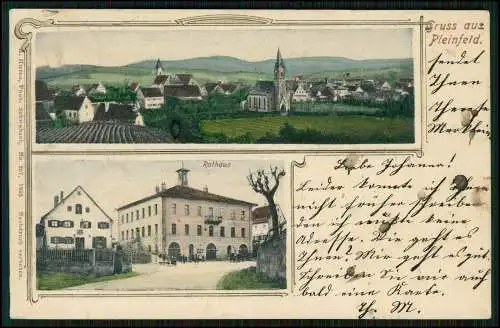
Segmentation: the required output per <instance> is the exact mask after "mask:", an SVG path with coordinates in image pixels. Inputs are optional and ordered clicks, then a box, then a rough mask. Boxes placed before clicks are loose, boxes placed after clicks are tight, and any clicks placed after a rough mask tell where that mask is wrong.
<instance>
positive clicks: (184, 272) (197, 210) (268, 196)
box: [32, 156, 288, 292]
mask: <svg viewBox="0 0 500 328" xmlns="http://www.w3.org/2000/svg"><path fill="white" fill-rule="evenodd" d="M285 179H288V172H285V166H284V162H283V161H267V160H259V161H256V160H227V161H212V160H192V159H185V160H182V159H180V160H177V159H176V160H161V159H159V157H155V158H154V159H151V160H146V159H144V158H141V159H138V160H133V159H130V158H126V159H125V158H121V157H120V156H118V157H117V158H113V159H111V158H110V157H107V158H99V159H97V158H96V159H92V158H89V157H85V159H73V158H71V159H69V158H67V157H66V158H65V157H62V158H57V157H52V158H44V159H37V160H36V161H35V163H34V172H33V185H32V189H33V208H32V213H33V219H34V222H33V226H34V228H35V230H36V234H33V238H36V286H37V290H38V291H50V290H59V291H61V290H64V291H68V292H71V291H73V290H96V291H183V290H185V291H190V290H206V291H211V290H212V291H225V290H280V289H281V290H282V289H286V288H287V274H286V271H287V270H286V269H287V268H286V266H287V264H286V263H287V261H286V257H287V256H286V248H287V247H286V239H287V238H286V235H287V217H286V215H285V213H286V211H284V205H283V204H284V197H286V193H285V192H284V191H283V189H284V185H285V182H284V181H285ZM33 274H34V273H33Z"/></svg>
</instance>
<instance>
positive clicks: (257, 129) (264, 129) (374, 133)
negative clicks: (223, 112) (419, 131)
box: [201, 115, 414, 140]
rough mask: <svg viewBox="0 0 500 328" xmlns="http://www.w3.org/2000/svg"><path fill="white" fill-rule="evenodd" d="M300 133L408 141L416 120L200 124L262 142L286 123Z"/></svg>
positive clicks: (351, 118) (368, 118)
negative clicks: (311, 131)
mask: <svg viewBox="0 0 500 328" xmlns="http://www.w3.org/2000/svg"><path fill="white" fill-rule="evenodd" d="M287 122H288V123H289V124H291V125H292V126H293V127H295V128H296V129H297V130H307V129H313V130H317V131H321V132H324V133H342V134H346V135H350V136H359V137H360V139H363V140H365V139H370V138H371V137H373V139H376V140H379V139H380V138H381V137H384V136H388V137H391V138H397V139H407V138H409V137H411V136H413V122H414V120H413V118H384V117H372V116H359V115H352V116H350V115H349V116H268V117H257V118H233V119H221V120H206V121H202V122H201V130H202V133H207V134H213V133H223V134H225V135H226V136H228V137H232V138H234V137H238V136H242V135H245V134H247V133H249V134H251V135H252V137H253V138H256V139H257V138H261V137H263V136H265V135H266V133H272V134H278V133H279V131H280V129H281V128H282V127H283V126H284V125H285V123H287Z"/></svg>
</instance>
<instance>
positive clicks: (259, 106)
mask: <svg viewBox="0 0 500 328" xmlns="http://www.w3.org/2000/svg"><path fill="white" fill-rule="evenodd" d="M290 102H291V90H288V88H287V81H286V67H285V62H284V60H283V56H282V55H281V51H280V49H279V48H278V52H277V54H276V62H275V64H274V80H273V81H257V82H256V83H255V86H254V87H253V88H252V89H250V91H249V92H248V98H247V108H248V110H250V111H257V112H281V113H282V114H284V115H286V114H287V113H288V112H289V111H290Z"/></svg>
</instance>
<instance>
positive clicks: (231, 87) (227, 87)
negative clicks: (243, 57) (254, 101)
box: [219, 83, 238, 93]
mask: <svg viewBox="0 0 500 328" xmlns="http://www.w3.org/2000/svg"><path fill="white" fill-rule="evenodd" d="M219 88H221V89H222V90H223V91H224V92H229V93H233V92H235V91H236V89H238V85H236V84H234V83H221V84H219Z"/></svg>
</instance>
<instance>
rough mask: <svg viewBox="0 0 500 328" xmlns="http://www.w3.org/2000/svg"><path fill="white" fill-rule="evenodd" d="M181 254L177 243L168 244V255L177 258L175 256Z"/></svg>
mask: <svg viewBox="0 0 500 328" xmlns="http://www.w3.org/2000/svg"><path fill="white" fill-rule="evenodd" d="M180 254H181V247H180V246H179V244H177V243H175V242H174V243H171V244H170V246H168V256H169V257H170V258H174V259H177V257H178V256H179V255H180Z"/></svg>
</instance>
